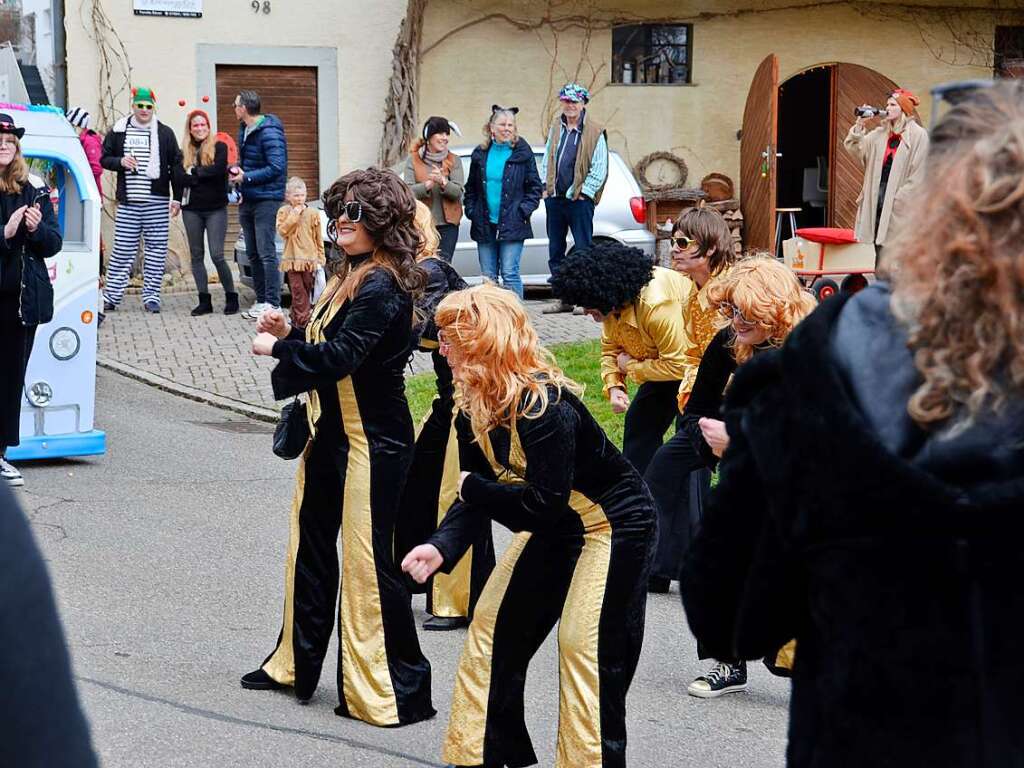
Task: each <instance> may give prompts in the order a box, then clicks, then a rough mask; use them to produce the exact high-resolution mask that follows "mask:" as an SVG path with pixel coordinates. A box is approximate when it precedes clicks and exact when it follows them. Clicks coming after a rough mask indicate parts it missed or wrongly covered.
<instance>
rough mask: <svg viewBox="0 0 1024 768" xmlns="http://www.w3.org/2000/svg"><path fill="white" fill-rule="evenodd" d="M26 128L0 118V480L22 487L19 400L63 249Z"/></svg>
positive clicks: (47, 314)
mask: <svg viewBox="0 0 1024 768" xmlns="http://www.w3.org/2000/svg"><path fill="white" fill-rule="evenodd" d="M24 135H25V129H24V128H18V127H16V126H15V125H14V120H12V119H11V117H10V115H5V114H0V221H3V222H4V232H3V238H2V239H0V370H2V371H3V375H2V376H0V478H2V479H3V481H4V482H6V483H7V484H8V485H11V486H20V485H24V484H25V480H24V478H23V477H22V476H21V472H19V471H18V470H17V469H15V468H14V467H13V466H11V464H10V463H9V462H8V461H7V459H6V456H7V449H8V448H11V447H14V446H16V445H18V444H19V443H20V442H21V438H20V425H21V401H22V392H23V390H24V388H25V371H26V369H27V367H28V358H29V355H30V354H31V353H32V344H33V343H34V342H35V338H36V328H37V327H38V326H39V325H42V324H43V323H48V322H50V320H51V319H52V318H53V286H52V285H51V284H50V275H49V272H48V271H47V269H46V262H45V261H44V259H47V258H49V257H50V256H54V255H56V254H57V253H58V252H59V251H60V249H61V247H62V245H63V241H62V240H61V236H60V231H59V230H58V228H57V217H56V216H54V213H53V206H52V205H51V204H50V190H49V189H47V187H46V185H45V184H43V182H42V180H41V179H39V178H37V177H35V176H30V175H29V172H28V166H27V165H26V164H25V158H24V157H23V156H22V154H21V137H22V136H24Z"/></svg>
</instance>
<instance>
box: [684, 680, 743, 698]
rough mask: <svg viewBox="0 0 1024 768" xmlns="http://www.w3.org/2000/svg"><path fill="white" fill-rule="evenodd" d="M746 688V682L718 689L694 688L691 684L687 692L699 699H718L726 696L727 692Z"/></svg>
mask: <svg viewBox="0 0 1024 768" xmlns="http://www.w3.org/2000/svg"><path fill="white" fill-rule="evenodd" d="M745 690H747V684H746V683H743V684H742V685H730V686H729V687H728V688H720V689H718V690H717V691H712V690H705V689H703V688H694V687H693V686H692V685H691V686H690V687H689V688H687V689H686V692H687V693H688V694H690V695H691V696H696V697H697V698H698V699H717V698H718V697H719V696H725V694H727V693H739V692H740V691H745Z"/></svg>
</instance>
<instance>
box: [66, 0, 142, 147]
mask: <svg viewBox="0 0 1024 768" xmlns="http://www.w3.org/2000/svg"><path fill="white" fill-rule="evenodd" d="M78 13H79V18H80V19H81V22H82V26H83V27H84V28H85V30H86V32H87V33H88V34H89V37H90V39H91V40H92V41H93V43H95V45H96V55H97V57H98V58H99V65H98V66H97V68H96V72H97V77H98V78H99V88H98V91H99V115H98V117H99V120H98V122H97V127H98V128H99V129H100V130H101V131H104V132H105V131H106V130H107V129H108V128H110V126H112V125H113V124H114V123H115V122H116V121H117V119H118V118H119V117H121V116H122V115H123V114H125V113H124V111H123V110H121V109H119V108H118V104H125V103H127V94H128V91H129V89H130V88H131V82H132V65H131V60H130V59H129V57H128V47H127V46H126V45H125V42H124V40H122V39H121V36H120V35H118V33H117V30H116V29H115V28H114V24H113V22H112V21H111V20H110V17H109V16H108V15H107V12H106V9H105V8H104V7H103V2H102V0H81V3H80V4H79V6H78Z"/></svg>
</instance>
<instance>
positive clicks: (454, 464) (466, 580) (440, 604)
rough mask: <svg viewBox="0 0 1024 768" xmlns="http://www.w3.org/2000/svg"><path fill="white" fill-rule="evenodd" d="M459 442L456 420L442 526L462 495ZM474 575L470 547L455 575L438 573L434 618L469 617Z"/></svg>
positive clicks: (447, 456) (441, 503) (440, 503)
mask: <svg viewBox="0 0 1024 768" xmlns="http://www.w3.org/2000/svg"><path fill="white" fill-rule="evenodd" d="M459 470H460V467H459V441H458V436H457V435H456V433H455V418H454V416H453V417H452V425H451V429H450V430H449V432H448V445H447V447H446V448H445V452H444V471H443V472H442V474H441V495H440V496H438V499H437V524H438V526H440V525H441V521H442V520H444V516H445V515H446V514H447V513H448V509H449V508H450V507H451V505H452V504H454V503H455V500H456V499H457V498H458V496H459ZM472 573H473V548H472V547H470V548H469V549H468V550H467V551H466V554H465V555H463V557H462V559H461V560H459V562H458V564H457V565H456V566H455V568H454V569H452V572H451V573H437V574H435V576H434V584H433V587H432V594H431V596H430V597H431V601H430V607H431V613H433V615H434V616H445V617H456V616H469V590H470V579H471V577H472Z"/></svg>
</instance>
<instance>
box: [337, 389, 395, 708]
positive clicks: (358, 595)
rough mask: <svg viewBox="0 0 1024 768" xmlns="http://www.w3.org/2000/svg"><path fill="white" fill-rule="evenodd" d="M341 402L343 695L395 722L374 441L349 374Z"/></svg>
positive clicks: (348, 701) (351, 703)
mask: <svg viewBox="0 0 1024 768" xmlns="http://www.w3.org/2000/svg"><path fill="white" fill-rule="evenodd" d="M338 401H339V403H340V405H341V416H342V420H343V423H344V425H345V434H346V435H347V436H348V465H347V467H346V470H345V496H344V507H343V513H342V522H341V549H342V567H341V601H340V606H339V608H338V626H339V627H340V632H341V666H342V679H343V685H342V688H343V694H344V696H345V704H346V705H347V706H348V711H349V714H350V715H352V716H353V717H355V718H358V719H359V720H363V721H364V722H367V723H372V724H373V725H397V724H398V703H397V701H396V700H395V692H394V689H393V687H392V685H391V672H390V670H389V669H388V655H387V650H386V648H385V645H384V616H383V613H382V611H381V604H380V587H379V585H378V584H377V564H376V560H375V558H374V556H373V516H372V513H371V511H370V443H369V441H368V440H367V438H366V432H365V431H364V429H363V422H362V418H361V417H360V415H359V404H358V402H357V401H356V394H355V389H354V388H353V385H352V378H351V377H350V376H347V377H345V378H344V379H342V380H341V381H340V382H338ZM380 482H393V478H380Z"/></svg>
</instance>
